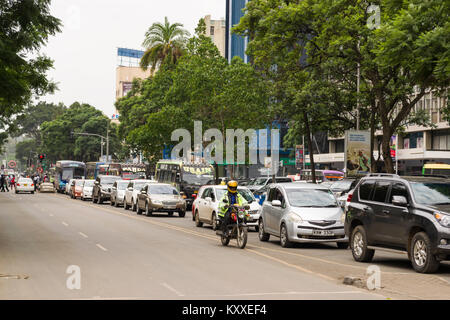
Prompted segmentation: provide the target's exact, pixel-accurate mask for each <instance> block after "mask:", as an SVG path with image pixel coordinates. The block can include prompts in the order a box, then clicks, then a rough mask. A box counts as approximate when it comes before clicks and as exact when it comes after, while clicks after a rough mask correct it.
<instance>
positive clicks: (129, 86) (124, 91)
mask: <svg viewBox="0 0 450 320" xmlns="http://www.w3.org/2000/svg"><path fill="white" fill-rule="evenodd" d="M132 88H133V83H132V82H123V83H122V96H123V97H125V96H126V95H127V94H128V92H130V91H131V89H132Z"/></svg>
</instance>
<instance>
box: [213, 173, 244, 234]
mask: <svg viewBox="0 0 450 320" xmlns="http://www.w3.org/2000/svg"><path fill="white" fill-rule="evenodd" d="M237 187H238V183H237V181H235V180H231V181H229V182H228V183H227V191H226V192H225V194H224V195H223V197H222V199H220V201H219V213H218V216H219V217H220V218H221V220H222V224H221V230H222V234H225V233H226V231H227V226H228V225H229V224H230V223H231V206H232V205H238V206H245V205H247V204H248V203H247V201H246V200H245V199H244V197H243V196H241V195H240V194H239V193H238V191H237ZM224 200H225V202H224Z"/></svg>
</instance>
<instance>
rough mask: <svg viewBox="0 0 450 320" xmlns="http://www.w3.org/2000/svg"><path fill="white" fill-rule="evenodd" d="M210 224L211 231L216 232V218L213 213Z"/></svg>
mask: <svg viewBox="0 0 450 320" xmlns="http://www.w3.org/2000/svg"><path fill="white" fill-rule="evenodd" d="M211 224H212V229H213V231H216V230H217V216H216V213H215V212H213V213H212V217H211Z"/></svg>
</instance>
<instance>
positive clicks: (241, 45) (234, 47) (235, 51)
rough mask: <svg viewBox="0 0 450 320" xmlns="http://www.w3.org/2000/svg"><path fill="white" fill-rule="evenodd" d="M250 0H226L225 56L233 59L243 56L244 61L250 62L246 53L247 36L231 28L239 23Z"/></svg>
mask: <svg viewBox="0 0 450 320" xmlns="http://www.w3.org/2000/svg"><path fill="white" fill-rule="evenodd" d="M248 1H249V0H226V11H227V12H226V39H225V45H226V48H225V57H226V58H227V59H228V61H231V59H233V57H235V56H238V57H241V59H242V60H244V62H246V63H247V62H248V57H247V55H246V54H245V50H246V49H247V44H248V39H247V37H241V36H239V35H236V34H234V33H232V32H231V29H232V28H233V27H234V26H235V25H237V24H238V23H239V21H240V20H241V17H242V16H243V15H244V12H243V9H244V8H245V6H246V5H247V3H248Z"/></svg>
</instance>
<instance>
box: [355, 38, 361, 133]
mask: <svg viewBox="0 0 450 320" xmlns="http://www.w3.org/2000/svg"><path fill="white" fill-rule="evenodd" d="M358 51H359V41H358ZM360 81H361V65H360V64H359V62H358V72H357V79H356V94H357V96H356V130H359V84H360Z"/></svg>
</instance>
